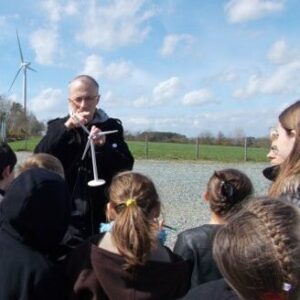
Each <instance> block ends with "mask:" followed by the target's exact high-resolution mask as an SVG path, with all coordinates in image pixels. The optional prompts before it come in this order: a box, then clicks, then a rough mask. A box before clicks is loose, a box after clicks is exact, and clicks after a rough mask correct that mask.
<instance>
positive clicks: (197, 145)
mask: <svg viewBox="0 0 300 300" xmlns="http://www.w3.org/2000/svg"><path fill="white" fill-rule="evenodd" d="M196 159H199V137H198V136H197V138H196Z"/></svg>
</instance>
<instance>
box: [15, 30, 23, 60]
mask: <svg viewBox="0 0 300 300" xmlns="http://www.w3.org/2000/svg"><path fill="white" fill-rule="evenodd" d="M16 34H17V40H18V45H19V51H20V57H21V62H22V63H23V62H24V59H23V53H22V49H21V43H20V39H19V35H18V31H17V30H16Z"/></svg>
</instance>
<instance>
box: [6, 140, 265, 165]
mask: <svg viewBox="0 0 300 300" xmlns="http://www.w3.org/2000/svg"><path fill="white" fill-rule="evenodd" d="M40 139H41V138H40V137H34V138H30V139H29V140H28V141H27V143H26V144H25V142H24V141H16V142H11V143H10V145H11V147H12V148H13V149H14V151H22V150H23V151H24V150H26V151H33V149H34V147H35V146H36V144H37V143H38V142H39V141H40ZM128 145H129V148H130V150H131V152H132V153H133V156H134V157H135V158H136V159H147V158H148V159H161V160H196V145H195V144H178V143H148V155H147V154H146V146H145V143H144V142H136V141H134V142H131V141H128ZM25 146H26V149H25ZM267 152H268V150H267V149H266V148H248V150H247V161H252V162H267V161H268V160H267V158H266V154H267ZM198 159H199V160H210V161H222V162H239V161H244V148H243V147H235V146H218V145H200V146H199V157H198Z"/></svg>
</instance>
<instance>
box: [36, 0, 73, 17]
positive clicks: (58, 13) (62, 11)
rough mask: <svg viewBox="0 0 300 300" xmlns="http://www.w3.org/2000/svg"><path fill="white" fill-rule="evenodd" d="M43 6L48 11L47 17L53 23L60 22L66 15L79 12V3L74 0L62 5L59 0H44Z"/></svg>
mask: <svg viewBox="0 0 300 300" xmlns="http://www.w3.org/2000/svg"><path fill="white" fill-rule="evenodd" d="M41 6H42V8H43V9H44V10H45V12H46V17H47V18H48V19H49V20H50V21H51V22H53V23H57V22H59V21H60V20H61V19H62V17H65V16H66V15H67V16H73V15H75V14H77V13H78V3H77V2H76V1H72V0H70V1H68V2H67V3H66V5H62V4H61V3H60V1H58V0H44V1H42V2H41Z"/></svg>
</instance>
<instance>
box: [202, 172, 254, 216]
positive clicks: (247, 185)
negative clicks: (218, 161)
mask: <svg viewBox="0 0 300 300" xmlns="http://www.w3.org/2000/svg"><path fill="white" fill-rule="evenodd" d="M252 193H253V186H252V183H251V180H250V179H249V177H248V176H247V175H246V174H244V173H243V172H241V171H239V170H236V169H224V170H220V171H215V172H214V174H213V175H212V176H211V177H210V179H209V181H208V183H207V198H208V201H209V205H210V209H211V210H212V211H213V212H214V213H215V214H217V215H218V216H220V217H222V218H224V219H226V218H227V217H229V215H231V212H233V208H234V207H235V208H236V209H238V204H240V203H241V202H242V201H243V200H244V199H246V198H247V197H248V196H250V195H251V194H252Z"/></svg>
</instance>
